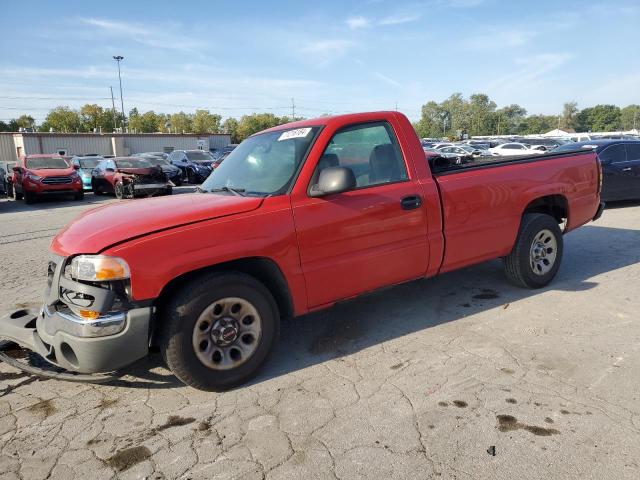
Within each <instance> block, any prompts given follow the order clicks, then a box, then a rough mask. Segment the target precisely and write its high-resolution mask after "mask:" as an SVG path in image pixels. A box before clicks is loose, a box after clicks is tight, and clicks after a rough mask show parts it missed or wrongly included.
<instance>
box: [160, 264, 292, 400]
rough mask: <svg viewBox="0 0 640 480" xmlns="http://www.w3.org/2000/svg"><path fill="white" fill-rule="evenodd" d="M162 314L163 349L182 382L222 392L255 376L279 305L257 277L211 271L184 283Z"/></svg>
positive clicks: (270, 344)
mask: <svg viewBox="0 0 640 480" xmlns="http://www.w3.org/2000/svg"><path fill="white" fill-rule="evenodd" d="M161 313H162V326H161V334H160V343H161V351H162V354H163V356H164V358H165V361H166V362H167V366H168V367H169V369H170V370H171V371H172V372H173V373H174V375H175V376H176V377H178V378H179V379H180V380H181V381H182V382H184V383H185V384H187V385H190V386H192V387H194V388H198V389H200V390H207V391H221V390H226V389H229V388H232V387H234V386H237V385H240V384H242V383H244V382H246V381H247V380H249V379H250V378H251V377H253V376H254V375H255V374H256V373H257V371H258V370H259V368H260V367H261V366H262V365H263V364H264V362H265V360H266V358H267V356H268V355H269V353H270V351H271V349H272V347H273V345H274V343H275V341H276V338H277V336H278V332H279V328H280V316H279V313H278V307H277V305H276V302H275V300H274V299H273V296H272V295H271V293H270V292H269V290H268V289H267V288H266V287H265V286H264V285H263V284H262V283H260V282H259V281H257V280H256V279H255V278H253V277H251V276H249V275H246V274H243V273H236V272H222V273H213V274H208V275H205V276H203V277H199V278H198V279H196V280H194V281H192V282H190V283H188V284H186V285H184V286H183V288H181V289H180V290H179V291H178V292H177V293H176V294H175V295H174V296H173V297H172V298H171V300H170V301H169V302H168V303H167V305H166V306H165V308H164V309H163V312H161Z"/></svg>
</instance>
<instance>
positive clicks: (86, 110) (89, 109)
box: [80, 103, 114, 132]
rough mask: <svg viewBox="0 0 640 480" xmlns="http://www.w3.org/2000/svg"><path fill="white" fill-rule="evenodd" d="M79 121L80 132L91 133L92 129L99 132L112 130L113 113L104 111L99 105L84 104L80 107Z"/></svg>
mask: <svg viewBox="0 0 640 480" xmlns="http://www.w3.org/2000/svg"><path fill="white" fill-rule="evenodd" d="M80 121H81V122H82V130H84V131H85V132H91V131H93V130H94V129H95V130H97V131H99V132H103V131H104V132H110V131H112V130H113V128H114V127H113V112H112V111H111V110H105V109H104V108H102V107H101V106H100V105H96V104H95V103H94V104H86V105H83V106H82V107H80Z"/></svg>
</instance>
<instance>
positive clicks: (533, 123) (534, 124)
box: [518, 115, 558, 135]
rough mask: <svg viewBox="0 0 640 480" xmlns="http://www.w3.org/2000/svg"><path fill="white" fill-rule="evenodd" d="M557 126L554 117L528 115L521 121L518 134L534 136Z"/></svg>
mask: <svg viewBox="0 0 640 480" xmlns="http://www.w3.org/2000/svg"><path fill="white" fill-rule="evenodd" d="M557 126H558V117H556V116H555V115H530V116H528V117H526V118H525V119H523V120H522V123H521V124H520V128H519V131H518V133H520V134H521V135H535V134H541V133H545V132H548V131H549V130H553V129H554V128H556V127H557Z"/></svg>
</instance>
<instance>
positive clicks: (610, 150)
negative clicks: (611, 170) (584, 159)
mask: <svg viewBox="0 0 640 480" xmlns="http://www.w3.org/2000/svg"><path fill="white" fill-rule="evenodd" d="M598 156H599V157H600V160H601V161H602V162H603V163H619V162H625V161H626V160H627V153H626V151H625V148H624V144H618V145H610V146H608V147H607V148H605V149H604V150H603V151H602V152H600V155H598Z"/></svg>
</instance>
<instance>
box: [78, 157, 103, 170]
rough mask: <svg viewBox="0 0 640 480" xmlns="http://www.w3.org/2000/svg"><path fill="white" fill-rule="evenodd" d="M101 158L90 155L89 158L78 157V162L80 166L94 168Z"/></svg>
mask: <svg viewBox="0 0 640 480" xmlns="http://www.w3.org/2000/svg"><path fill="white" fill-rule="evenodd" d="M100 160H102V158H100V157H91V158H80V159H78V162H79V163H80V168H94V167H95V166H96V165H98V163H99V162H100Z"/></svg>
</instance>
